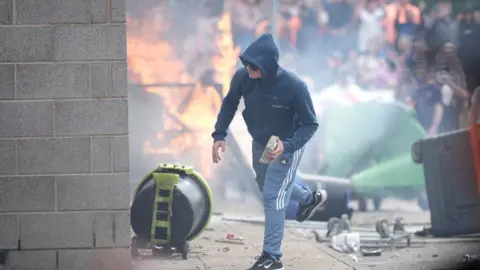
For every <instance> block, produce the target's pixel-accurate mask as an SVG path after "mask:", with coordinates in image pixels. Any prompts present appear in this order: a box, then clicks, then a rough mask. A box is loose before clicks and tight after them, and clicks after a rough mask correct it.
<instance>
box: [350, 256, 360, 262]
mask: <svg viewBox="0 0 480 270" xmlns="http://www.w3.org/2000/svg"><path fill="white" fill-rule="evenodd" d="M348 258H349V259H350V260H352V261H354V262H358V261H359V259H358V257H357V256H355V255H354V254H350V255H348Z"/></svg>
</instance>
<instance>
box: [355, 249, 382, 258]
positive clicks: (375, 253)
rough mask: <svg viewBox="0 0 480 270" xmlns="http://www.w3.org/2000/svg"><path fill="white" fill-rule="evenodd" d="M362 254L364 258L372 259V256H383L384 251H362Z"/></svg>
mask: <svg viewBox="0 0 480 270" xmlns="http://www.w3.org/2000/svg"><path fill="white" fill-rule="evenodd" d="M360 252H361V253H362V256H364V257H371V256H381V255H382V250H381V249H379V248H378V249H365V248H363V249H361V250H360Z"/></svg>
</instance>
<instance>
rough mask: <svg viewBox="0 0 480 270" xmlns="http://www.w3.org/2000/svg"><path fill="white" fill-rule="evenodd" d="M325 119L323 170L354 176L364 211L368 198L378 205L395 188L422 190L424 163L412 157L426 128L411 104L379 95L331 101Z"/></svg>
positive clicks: (404, 192)
mask: <svg viewBox="0 0 480 270" xmlns="http://www.w3.org/2000/svg"><path fill="white" fill-rule="evenodd" d="M322 122H323V123H322V125H323V128H322V129H321V130H320V132H321V135H320V136H322V141H323V147H322V148H323V150H322V151H323V160H324V164H323V169H322V174H324V175H327V176H334V177H343V178H349V179H351V180H352V187H353V192H352V198H353V199H357V200H359V204H360V205H359V208H360V210H361V211H364V210H366V199H367V198H373V199H374V205H375V208H379V207H380V203H381V199H382V198H383V197H385V196H388V195H390V194H402V197H406V198H409V197H412V196H414V197H421V196H423V194H424V186H425V181H424V178H423V171H422V170H423V169H422V167H421V166H419V165H417V164H415V163H414V162H413V160H412V159H411V148H412V145H413V144H414V143H415V142H416V141H418V140H420V139H422V138H424V137H425V136H426V132H425V130H424V128H423V127H422V126H421V125H420V124H419V123H418V121H417V120H416V118H415V112H414V111H413V110H412V109H411V108H410V107H408V106H406V105H404V104H402V103H399V102H379V101H371V102H360V103H356V104H354V105H350V106H332V107H329V108H328V109H326V110H325V114H324V116H323V118H322Z"/></svg>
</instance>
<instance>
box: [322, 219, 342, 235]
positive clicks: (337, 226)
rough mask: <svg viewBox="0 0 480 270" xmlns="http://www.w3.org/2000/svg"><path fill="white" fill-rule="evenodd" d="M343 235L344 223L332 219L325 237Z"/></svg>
mask: <svg viewBox="0 0 480 270" xmlns="http://www.w3.org/2000/svg"><path fill="white" fill-rule="evenodd" d="M340 233H342V222H341V220H340V219H338V218H331V219H329V220H328V223H327V233H326V234H325V237H327V238H330V237H333V236H336V235H339V234H340Z"/></svg>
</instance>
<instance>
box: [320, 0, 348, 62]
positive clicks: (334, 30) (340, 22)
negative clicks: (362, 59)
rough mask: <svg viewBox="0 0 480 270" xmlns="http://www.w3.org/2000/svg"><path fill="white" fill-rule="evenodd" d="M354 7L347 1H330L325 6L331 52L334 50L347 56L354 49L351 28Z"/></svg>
mask: <svg viewBox="0 0 480 270" xmlns="http://www.w3.org/2000/svg"><path fill="white" fill-rule="evenodd" d="M354 11H355V9H354V7H353V6H352V5H351V4H350V3H349V2H348V1H347V0H330V2H329V3H327V4H326V5H325V12H326V15H327V29H328V30H327V31H328V32H327V43H328V45H327V46H328V47H329V52H332V51H334V50H338V51H340V52H341V53H342V54H347V53H348V51H349V50H350V49H351V48H352V45H353V44H354V42H352V40H351V39H352V35H349V34H350V27H351V26H352V22H353V18H354Z"/></svg>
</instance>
